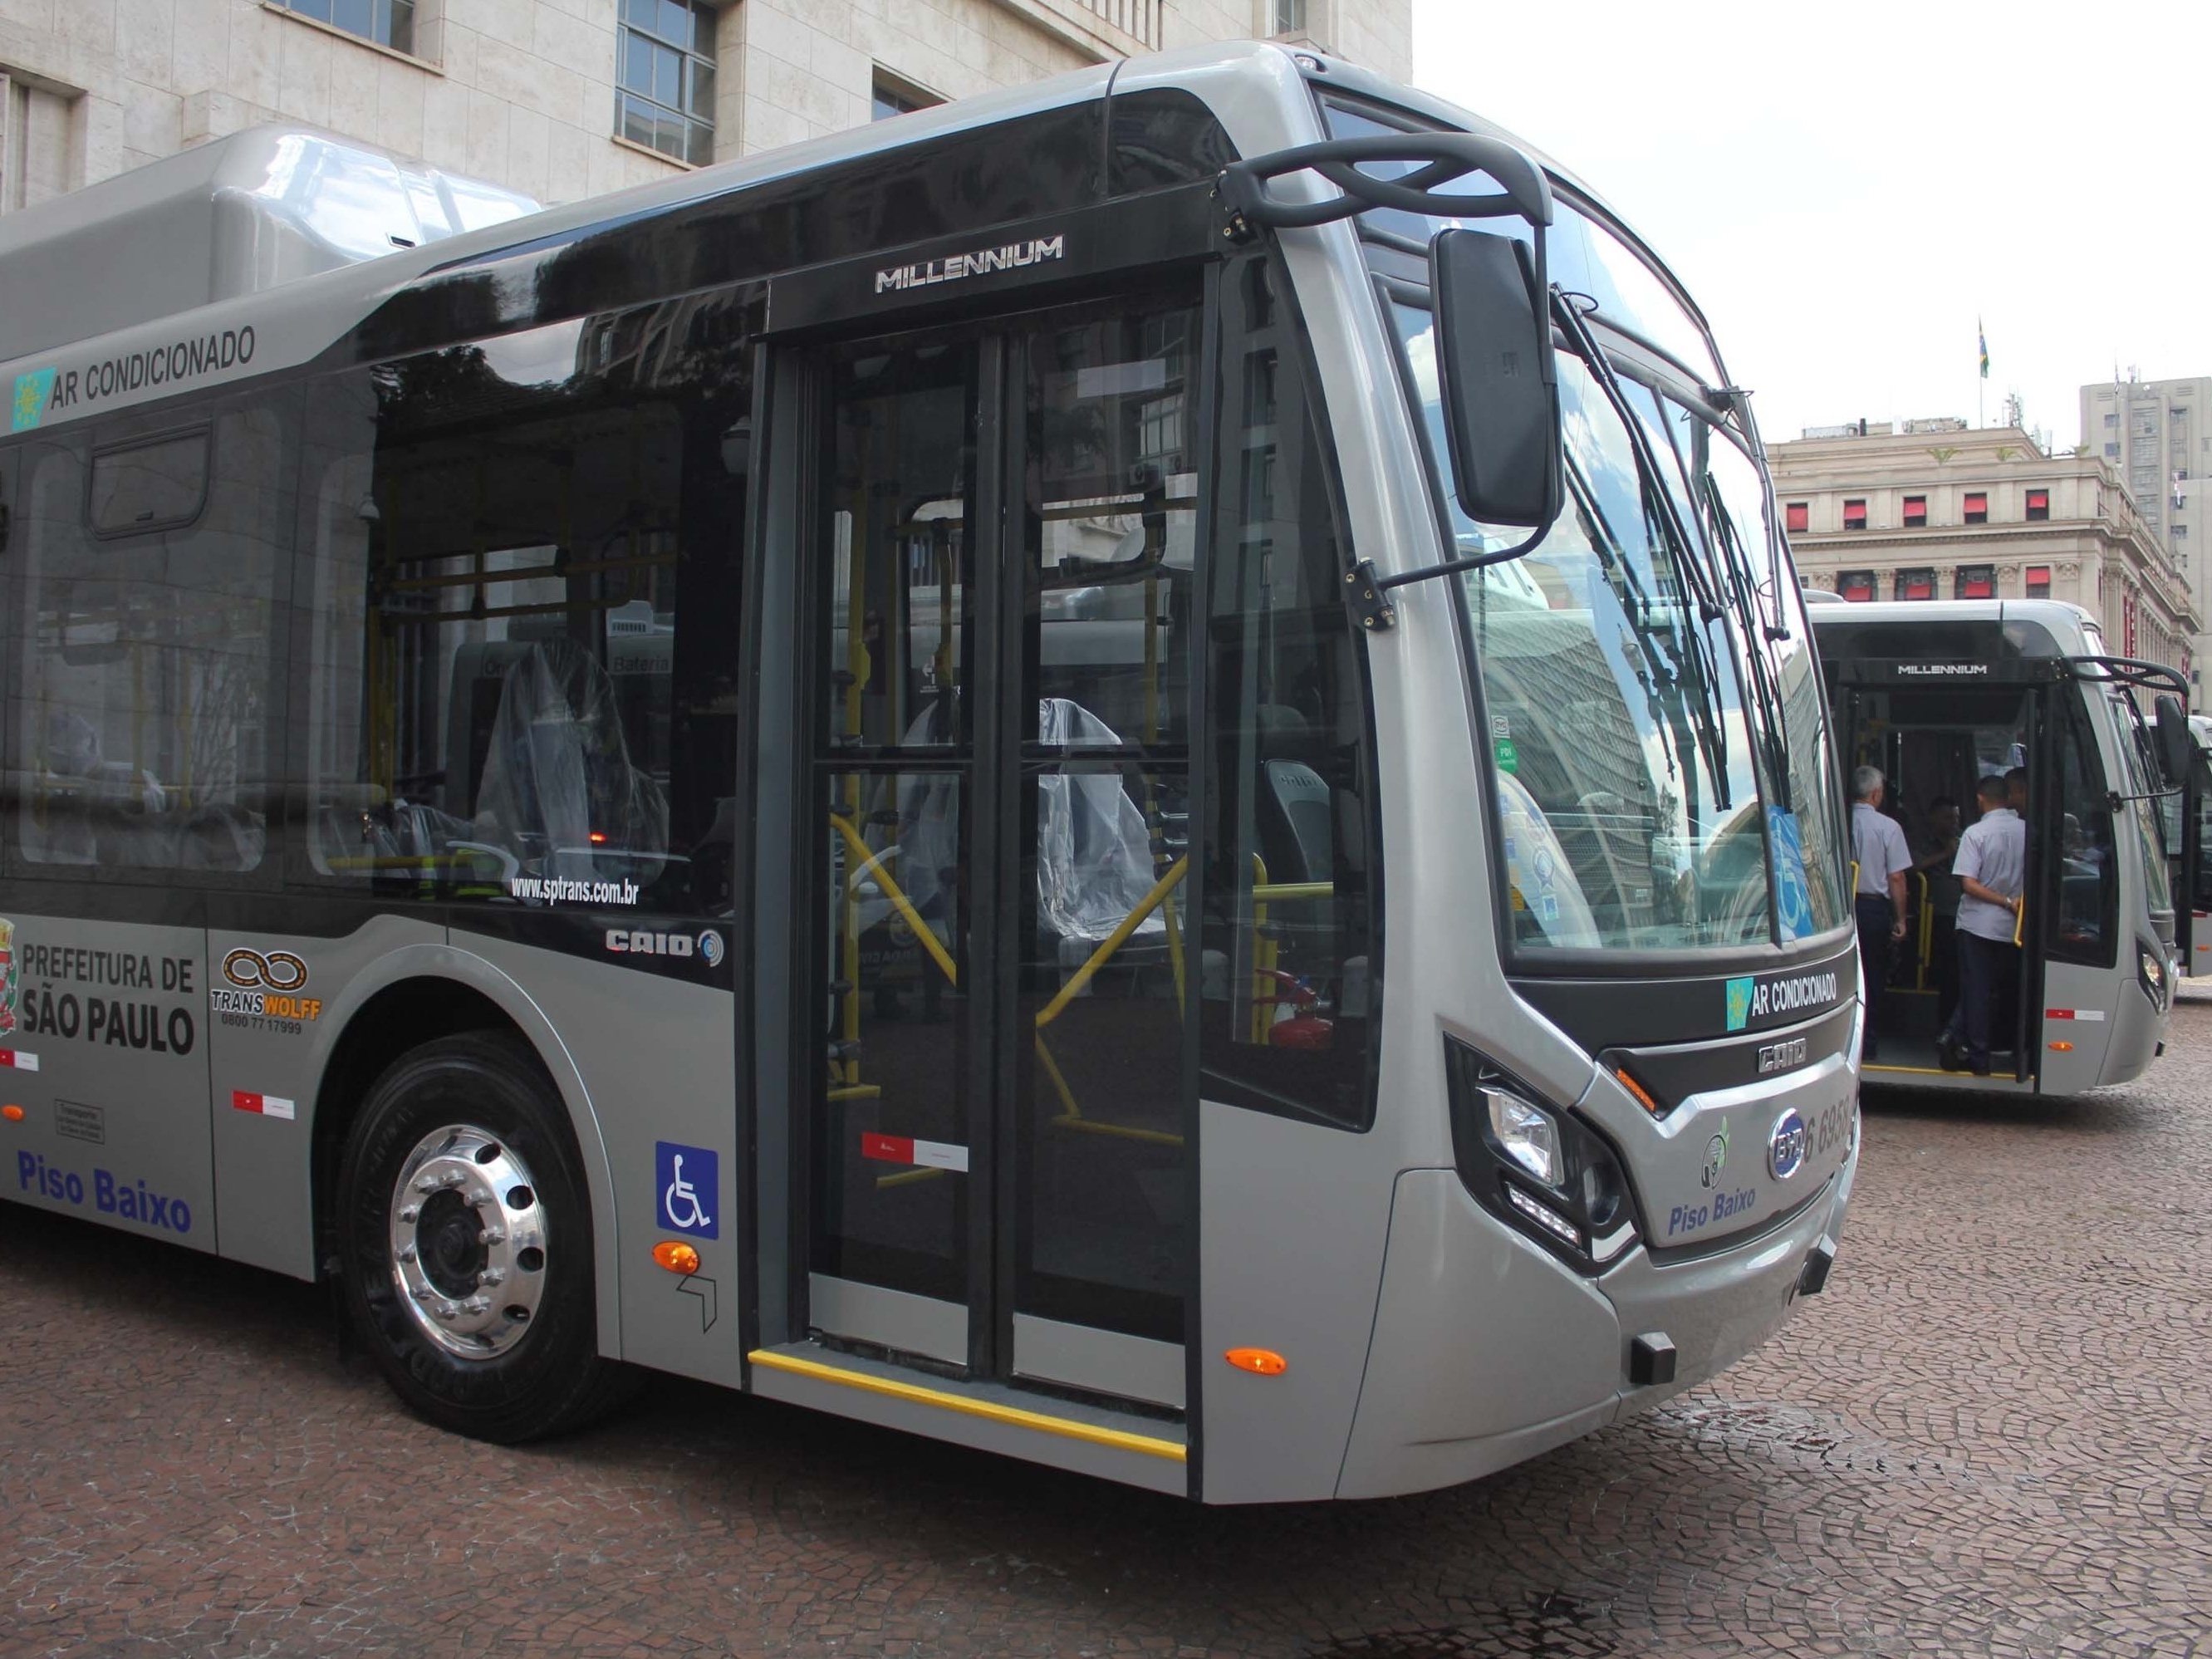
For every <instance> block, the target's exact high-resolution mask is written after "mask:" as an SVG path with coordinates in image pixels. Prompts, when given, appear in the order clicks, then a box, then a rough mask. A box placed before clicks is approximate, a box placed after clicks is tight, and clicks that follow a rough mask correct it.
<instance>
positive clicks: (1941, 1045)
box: [1936, 1036, 1989, 1072]
mask: <svg viewBox="0 0 2212 1659" xmlns="http://www.w3.org/2000/svg"><path fill="white" fill-rule="evenodd" d="M1936 1064H1937V1065H1938V1066H1942V1068H1943V1069H1944V1070H1945V1071H1947V1072H1963V1071H1965V1070H1966V1050H1965V1049H1964V1048H1960V1046H1959V1045H1958V1044H1957V1043H1956V1042H1953V1041H1952V1040H1951V1039H1950V1038H1949V1037H1948V1036H1942V1037H1938V1038H1937V1039H1936ZM1982 1069H1983V1070H1984V1072H1986V1071H1988V1070H1989V1067H1988V1066H1984V1067H1983V1068H1982Z"/></svg>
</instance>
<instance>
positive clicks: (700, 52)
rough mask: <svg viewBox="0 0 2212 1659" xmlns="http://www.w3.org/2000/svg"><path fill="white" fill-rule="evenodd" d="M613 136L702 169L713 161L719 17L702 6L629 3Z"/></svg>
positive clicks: (691, 1)
mask: <svg viewBox="0 0 2212 1659" xmlns="http://www.w3.org/2000/svg"><path fill="white" fill-rule="evenodd" d="M622 21H623V26H622V28H621V30H620V31H619V33H620V35H621V41H620V51H621V53H622V62H621V64H620V65H619V69H620V73H621V76H622V87H621V89H620V90H619V91H618V92H617V93H616V94H615V106H616V107H615V131H617V132H618V133H620V134H621V135H622V136H623V137H624V138H627V139H628V140H629V142H630V143H633V144H642V145H643V146H644V147H645V148H646V149H657V150H659V152H660V153H661V154H662V155H672V156H674V157H675V158H676V159H677V160H678V161H690V162H691V163H693V164H694V165H695V166H699V167H704V166H705V165H706V164H707V163H708V162H709V161H713V160H714V8H713V7H711V6H708V5H707V4H706V3H704V0H623V8H622Z"/></svg>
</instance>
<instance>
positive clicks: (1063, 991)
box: [1036, 853, 1190, 1030]
mask: <svg viewBox="0 0 2212 1659" xmlns="http://www.w3.org/2000/svg"><path fill="white" fill-rule="evenodd" d="M1189 868H1190V855H1189V854H1188V853H1186V854H1183V856H1182V857H1181V858H1179V859H1177V860H1176V861H1175V862H1174V863H1173V864H1171V865H1170V866H1168V872H1167V874H1165V875H1164V876H1162V877H1161V878H1159V880H1158V882H1157V883H1155V884H1153V887H1152V891H1151V892H1149V893H1147V894H1146V895H1145V896H1144V898H1143V900H1142V901H1141V902H1139V904H1138V906H1137V908H1135V909H1133V910H1132V911H1130V912H1129V914H1128V915H1126V916H1124V917H1122V918H1121V926H1120V927H1116V928H1115V930H1114V931H1113V932H1112V933H1109V934H1107V935H1106V937H1105V938H1104V939H1103V940H1101V941H1100V942H1099V945H1098V948H1097V950H1095V951H1092V952H1091V956H1090V959H1089V960H1088V961H1086V962H1085V963H1084V964H1083V966H1081V967H1080V968H1079V969H1076V970H1075V971H1074V972H1073V974H1071V975H1068V979H1067V983H1066V984H1065V985H1063V986H1061V987H1060V994H1059V995H1058V996H1056V997H1054V999H1053V1000H1051V1001H1050V1002H1048V1003H1047V1004H1045V1006H1044V1007H1043V1009H1042V1011H1041V1012H1039V1013H1038V1015H1037V1017H1036V1023H1037V1029H1038V1030H1043V1029H1044V1028H1045V1027H1046V1026H1048V1025H1049V1024H1052V1023H1053V1021H1054V1020H1056V1019H1058V1018H1060V1014H1061V1012H1063V1011H1064V1010H1065V1009H1066V1006H1067V1005H1068V1004H1069V1002H1071V1001H1072V1000H1074V999H1075V998H1076V997H1078V996H1079V995H1081V994H1082V991H1083V987H1085V986H1086V985H1088V984H1090V983H1091V977H1092V975H1095V974H1097V971H1098V970H1099V969H1101V968H1103V967H1104V966H1105V965H1106V959H1107V958H1108V957H1110V956H1112V955H1113V954H1114V952H1115V951H1118V950H1120V949H1121V947H1122V946H1123V945H1126V944H1127V943H1128V942H1129V935H1130V934H1132V933H1135V932H1136V931H1137V929H1138V928H1139V927H1142V926H1143V925H1144V921H1145V918H1146V916H1149V915H1152V912H1153V911H1155V910H1157V909H1158V908H1160V902H1161V901H1162V900H1164V899H1165V898H1166V897H1167V896H1168V895H1169V894H1170V893H1171V892H1173V891H1174V890H1175V889H1176V883H1178V882H1180V881H1181V880H1182V878H1183V875H1184V873H1185V872H1187V871H1188V870H1189Z"/></svg>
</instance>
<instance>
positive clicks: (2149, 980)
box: [2136, 941, 2173, 1014]
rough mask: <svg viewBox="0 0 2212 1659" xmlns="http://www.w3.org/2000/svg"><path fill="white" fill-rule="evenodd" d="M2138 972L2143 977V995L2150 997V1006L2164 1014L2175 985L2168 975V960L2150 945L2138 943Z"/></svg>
mask: <svg viewBox="0 0 2212 1659" xmlns="http://www.w3.org/2000/svg"><path fill="white" fill-rule="evenodd" d="M2136 972H2137V973H2138V974H2140V975H2142V986H2143V994H2145V995H2146V996H2148V997H2149V999H2150V1006H2152V1007H2154V1008H2155V1009H2157V1010H2158V1011H2159V1012H2160V1013H2161V1014H2162V1013H2164V1012H2166V999H2167V998H2169V997H2170V996H2172V994H2173V984H2172V980H2171V979H2170V978H2169V977H2168V975H2167V973H2166V959H2165V958H2164V957H2161V956H2160V955H2159V953H2158V952H2157V951H2154V950H2153V949H2152V948H2151V947H2150V946H2149V945H2145V944H2142V942H2141V941H2137V943H2136Z"/></svg>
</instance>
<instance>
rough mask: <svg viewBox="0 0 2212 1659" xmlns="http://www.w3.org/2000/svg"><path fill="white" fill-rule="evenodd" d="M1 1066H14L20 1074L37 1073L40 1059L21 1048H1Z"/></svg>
mask: <svg viewBox="0 0 2212 1659" xmlns="http://www.w3.org/2000/svg"><path fill="white" fill-rule="evenodd" d="M0 1066H14V1067H15V1069H16V1070H17V1071H19V1072H35V1071H37V1070H38V1069H39V1057H38V1056H37V1055H36V1054H27V1053H25V1052H24V1051H23V1050H22V1049H21V1048H0Z"/></svg>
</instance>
